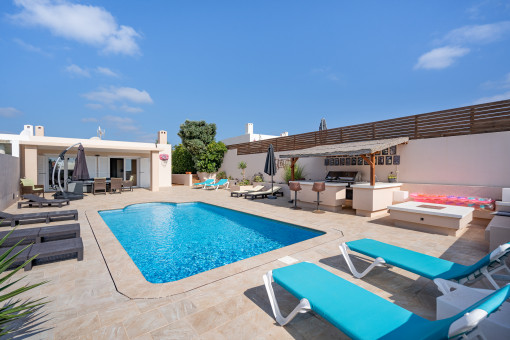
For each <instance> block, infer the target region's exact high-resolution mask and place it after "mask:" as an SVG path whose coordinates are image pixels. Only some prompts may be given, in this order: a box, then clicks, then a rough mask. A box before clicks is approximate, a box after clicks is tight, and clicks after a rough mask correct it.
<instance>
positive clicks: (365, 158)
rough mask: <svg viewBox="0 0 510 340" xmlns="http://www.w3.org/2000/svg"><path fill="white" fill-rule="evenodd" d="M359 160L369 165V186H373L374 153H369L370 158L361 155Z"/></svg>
mask: <svg viewBox="0 0 510 340" xmlns="http://www.w3.org/2000/svg"><path fill="white" fill-rule="evenodd" d="M361 158H363V159H364V160H365V161H367V163H368V164H369V165H370V185H375V153H371V154H370V158H368V157H367V156H366V155H361Z"/></svg>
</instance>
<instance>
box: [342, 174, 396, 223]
mask: <svg viewBox="0 0 510 340" xmlns="http://www.w3.org/2000/svg"><path fill="white" fill-rule="evenodd" d="M401 186H402V183H383V182H378V183H375V185H370V183H357V184H353V185H351V188H352V190H353V192H352V196H353V198H352V208H353V209H355V210H356V215H360V216H366V217H374V216H377V215H381V214H384V213H386V212H387V211H388V206H390V205H392V204H393V192H394V191H399V190H400V187H401Z"/></svg>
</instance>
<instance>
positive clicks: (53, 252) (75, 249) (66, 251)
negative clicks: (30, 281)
mask: <svg viewBox="0 0 510 340" xmlns="http://www.w3.org/2000/svg"><path fill="white" fill-rule="evenodd" d="M24 248H25V249H24ZM23 249H24V250H23ZM9 250H10V248H0V256H2V255H4V254H5V253H6V252H7V251H9ZM22 250H23V251H22ZM19 251H22V252H21V253H20V254H19V255H18V257H17V258H16V261H15V262H14V263H13V266H16V265H19V264H21V263H24V262H25V261H27V260H28V259H30V258H31V257H33V256H35V255H37V260H40V259H48V258H53V257H56V256H60V255H74V254H76V257H77V259H78V261H81V260H83V241H82V239H81V237H78V238H72V239H67V240H59V241H52V242H45V243H37V244H34V245H28V246H17V247H15V248H14V250H13V251H12V252H11V253H10V254H9V256H12V255H14V254H16V253H17V252H19ZM33 262H34V261H30V262H29V263H28V264H27V265H26V266H25V271H27V270H31V269H32V264H33Z"/></svg>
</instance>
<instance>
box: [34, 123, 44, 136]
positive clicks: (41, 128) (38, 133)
mask: <svg viewBox="0 0 510 340" xmlns="http://www.w3.org/2000/svg"><path fill="white" fill-rule="evenodd" d="M34 135H35V136H38V137H42V136H44V126H40V125H38V126H36V127H35V133H34Z"/></svg>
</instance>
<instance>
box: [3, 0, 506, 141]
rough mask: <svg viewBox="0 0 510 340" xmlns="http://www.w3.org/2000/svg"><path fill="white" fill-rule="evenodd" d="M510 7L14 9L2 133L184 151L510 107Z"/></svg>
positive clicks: (69, 5)
mask: <svg viewBox="0 0 510 340" xmlns="http://www.w3.org/2000/svg"><path fill="white" fill-rule="evenodd" d="M509 46H510V2H509V1H444V0H443V1H421V2H417V1H407V2H403V1H251V2H247V1H163V0H160V1H128V0H125V1H112V0H107V1H106V0H105V1H71V0H14V1H12V0H2V1H1V2H0V58H1V59H0V60H1V62H0V74H1V80H2V81H0V132H11V133H19V131H20V130H21V129H22V127H23V125H24V124H32V125H44V126H45V128H46V134H47V135H51V136H62V137H79V138H88V137H91V136H94V135H95V134H96V129H97V127H98V125H101V127H103V128H105V129H106V138H107V139H118V140H132V141H154V140H155V138H156V131H158V130H160V129H163V130H167V131H168V135H169V140H170V142H171V143H172V144H175V143H178V142H179V141H180V139H179V137H177V131H178V129H179V125H180V124H181V123H182V122H183V121H184V120H185V119H191V120H202V119H203V120H206V121H208V122H214V123H216V124H217V125H218V134H217V138H218V139H222V138H227V137H232V136H236V135H239V134H242V133H244V125H245V123H248V122H252V123H254V126H255V132H256V133H262V134H276V135H278V134H280V133H281V132H283V131H288V132H289V133H290V134H295V133H302V132H308V131H313V130H316V129H317V128H318V126H319V122H320V119H321V118H322V117H325V118H326V121H327V123H328V127H330V128H331V127H338V126H345V125H351V124H358V123H364V122H371V121H374V120H381V119H389V118H393V117H399V116H406V115H411V114H417V113H425V112H430V111H435V110H440V109H447V108H453V107H458V106H464V105H470V104H474V103H479V102H485V101H493V100H502V99H507V98H510V48H509Z"/></svg>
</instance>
